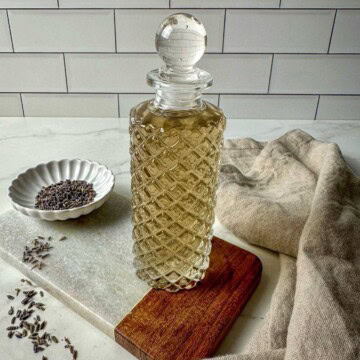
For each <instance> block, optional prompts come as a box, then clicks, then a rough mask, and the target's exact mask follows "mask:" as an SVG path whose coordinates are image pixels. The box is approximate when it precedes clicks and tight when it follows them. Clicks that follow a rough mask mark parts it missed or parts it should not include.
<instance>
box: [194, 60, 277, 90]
mask: <svg viewBox="0 0 360 360" xmlns="http://www.w3.org/2000/svg"><path fill="white" fill-rule="evenodd" d="M271 57H272V55H266V54H265V55H257V54H253V55H248V54H244V55H239V54H236V55H235V54H224V55H222V54H221V55H220V54H219V55H213V54H207V55H205V56H204V57H203V58H202V59H201V60H200V62H199V67H200V68H201V69H204V70H206V71H208V72H209V73H210V74H211V75H212V76H213V78H214V85H213V86H212V87H211V88H209V89H207V90H206V91H207V92H209V93H263V92H267V89H268V83H269V76H270V67H271Z"/></svg>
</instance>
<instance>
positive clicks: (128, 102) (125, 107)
mask: <svg viewBox="0 0 360 360" xmlns="http://www.w3.org/2000/svg"><path fill="white" fill-rule="evenodd" d="M154 97H155V95H154V94H119V106H120V117H122V118H127V117H129V114H130V110H131V108H132V107H133V106H135V105H137V104H139V103H141V102H143V101H145V100H150V99H153V98H154ZM202 98H203V100H206V101H208V102H210V103H212V104H215V105H216V106H217V104H218V95H209V94H205V95H203V97H202Z"/></svg>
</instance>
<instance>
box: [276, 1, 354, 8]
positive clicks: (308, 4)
mask: <svg viewBox="0 0 360 360" xmlns="http://www.w3.org/2000/svg"><path fill="white" fill-rule="evenodd" d="M281 7H282V8H330V9H336V8H337V9H345V8H360V1H359V0H282V1H281Z"/></svg>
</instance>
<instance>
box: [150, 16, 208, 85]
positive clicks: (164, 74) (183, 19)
mask: <svg viewBox="0 0 360 360" xmlns="http://www.w3.org/2000/svg"><path fill="white" fill-rule="evenodd" d="M206 42H207V36H206V30H205V28H204V25H203V24H202V23H201V22H200V21H199V20H198V19H196V18H195V17H194V16H192V15H189V14H183V13H179V14H173V15H170V16H168V17H167V18H165V19H164V20H163V21H162V23H161V24H160V26H159V29H158V31H157V32H156V37H155V46H156V50H157V52H158V54H159V56H160V57H161V59H162V60H163V61H164V62H165V66H162V67H161V68H160V69H155V70H152V71H150V72H149V73H148V75H147V82H148V84H149V85H151V86H153V87H155V88H156V89H169V90H175V89H177V90H180V89H181V90H186V91H187V90H189V91H193V90H204V89H206V88H208V87H209V86H211V85H212V77H211V75H210V74H209V73H208V72H206V71H204V70H201V69H199V68H197V67H196V66H195V65H196V63H197V62H198V61H199V60H200V59H201V57H202V56H203V55H204V53H205V49H206Z"/></svg>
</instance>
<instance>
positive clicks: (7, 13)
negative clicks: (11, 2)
mask: <svg viewBox="0 0 360 360" xmlns="http://www.w3.org/2000/svg"><path fill="white" fill-rule="evenodd" d="M6 17H7V21H8V25H9V33H10V40H11V47H12V52H15V50H14V41H13V37H12V32H11V26H10V19H9V12H8V10H7V9H6Z"/></svg>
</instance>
